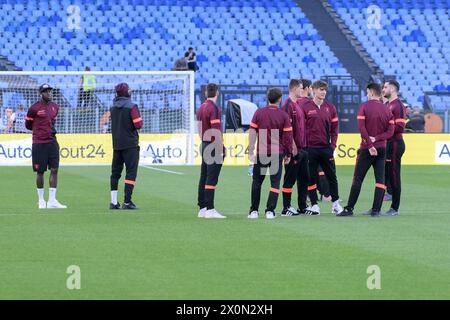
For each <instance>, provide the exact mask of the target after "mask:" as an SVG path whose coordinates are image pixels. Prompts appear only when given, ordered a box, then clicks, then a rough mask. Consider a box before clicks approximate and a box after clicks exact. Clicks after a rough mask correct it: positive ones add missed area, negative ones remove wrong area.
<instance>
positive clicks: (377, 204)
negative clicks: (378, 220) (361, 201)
mask: <svg viewBox="0 0 450 320" xmlns="http://www.w3.org/2000/svg"><path fill="white" fill-rule="evenodd" d="M377 151H378V155H377V156H375V157H373V156H371V155H370V153H369V150H368V149H359V150H358V156H357V157H356V165H355V172H354V174H353V182H352V188H351V190H350V196H349V198H348V204H347V207H348V208H350V209H351V210H353V208H354V207H355V204H356V202H357V201H358V197H359V193H360V192H361V186H362V183H363V181H364V178H365V177H366V174H367V171H369V169H370V167H373V170H374V175H375V194H374V198H373V204H372V210H373V211H376V212H380V210H381V205H382V204H383V197H384V192H385V191H386V185H385V183H384V181H385V180H384V166H385V160H386V149H385V148H377Z"/></svg>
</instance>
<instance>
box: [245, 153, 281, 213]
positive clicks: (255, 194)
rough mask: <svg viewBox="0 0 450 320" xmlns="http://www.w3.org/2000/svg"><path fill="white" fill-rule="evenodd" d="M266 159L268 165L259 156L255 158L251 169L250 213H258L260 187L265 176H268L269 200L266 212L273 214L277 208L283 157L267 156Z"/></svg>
mask: <svg viewBox="0 0 450 320" xmlns="http://www.w3.org/2000/svg"><path fill="white" fill-rule="evenodd" d="M267 158H270V161H267V162H268V163H263V162H261V159H260V158H259V156H257V159H256V163H255V165H254V167H253V177H252V179H253V180H252V196H251V198H252V199H251V201H252V205H251V207H250V212H251V211H258V209H259V204H260V201H261V186H262V184H263V182H264V179H265V177H266V175H270V192H269V198H268V199H267V205H266V212H267V211H272V212H275V208H276V207H277V202H278V194H279V193H280V180H281V174H282V171H283V169H282V168H283V156H282V155H273V156H267ZM265 162H266V161H265Z"/></svg>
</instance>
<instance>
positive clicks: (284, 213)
mask: <svg viewBox="0 0 450 320" xmlns="http://www.w3.org/2000/svg"><path fill="white" fill-rule="evenodd" d="M297 215H298V212H297V209H295V208H294V207H289V208H287V209H286V210H283V211H282V212H281V216H282V217H290V216H297Z"/></svg>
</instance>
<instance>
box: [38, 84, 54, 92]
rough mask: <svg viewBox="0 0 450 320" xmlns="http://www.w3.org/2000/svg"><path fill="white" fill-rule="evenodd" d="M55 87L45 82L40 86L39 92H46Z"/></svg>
mask: <svg viewBox="0 0 450 320" xmlns="http://www.w3.org/2000/svg"><path fill="white" fill-rule="evenodd" d="M52 89H53V88H52V87H51V86H50V85H49V84H47V83H44V84H43V85H41V86H40V87H39V93H42V92H44V91H45V90H52Z"/></svg>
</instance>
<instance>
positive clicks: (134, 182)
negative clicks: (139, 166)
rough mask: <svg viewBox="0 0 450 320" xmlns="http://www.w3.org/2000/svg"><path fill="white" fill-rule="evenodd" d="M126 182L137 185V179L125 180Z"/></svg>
mask: <svg viewBox="0 0 450 320" xmlns="http://www.w3.org/2000/svg"><path fill="white" fill-rule="evenodd" d="M125 183H126V184H132V185H135V184H136V181H133V180H125Z"/></svg>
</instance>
